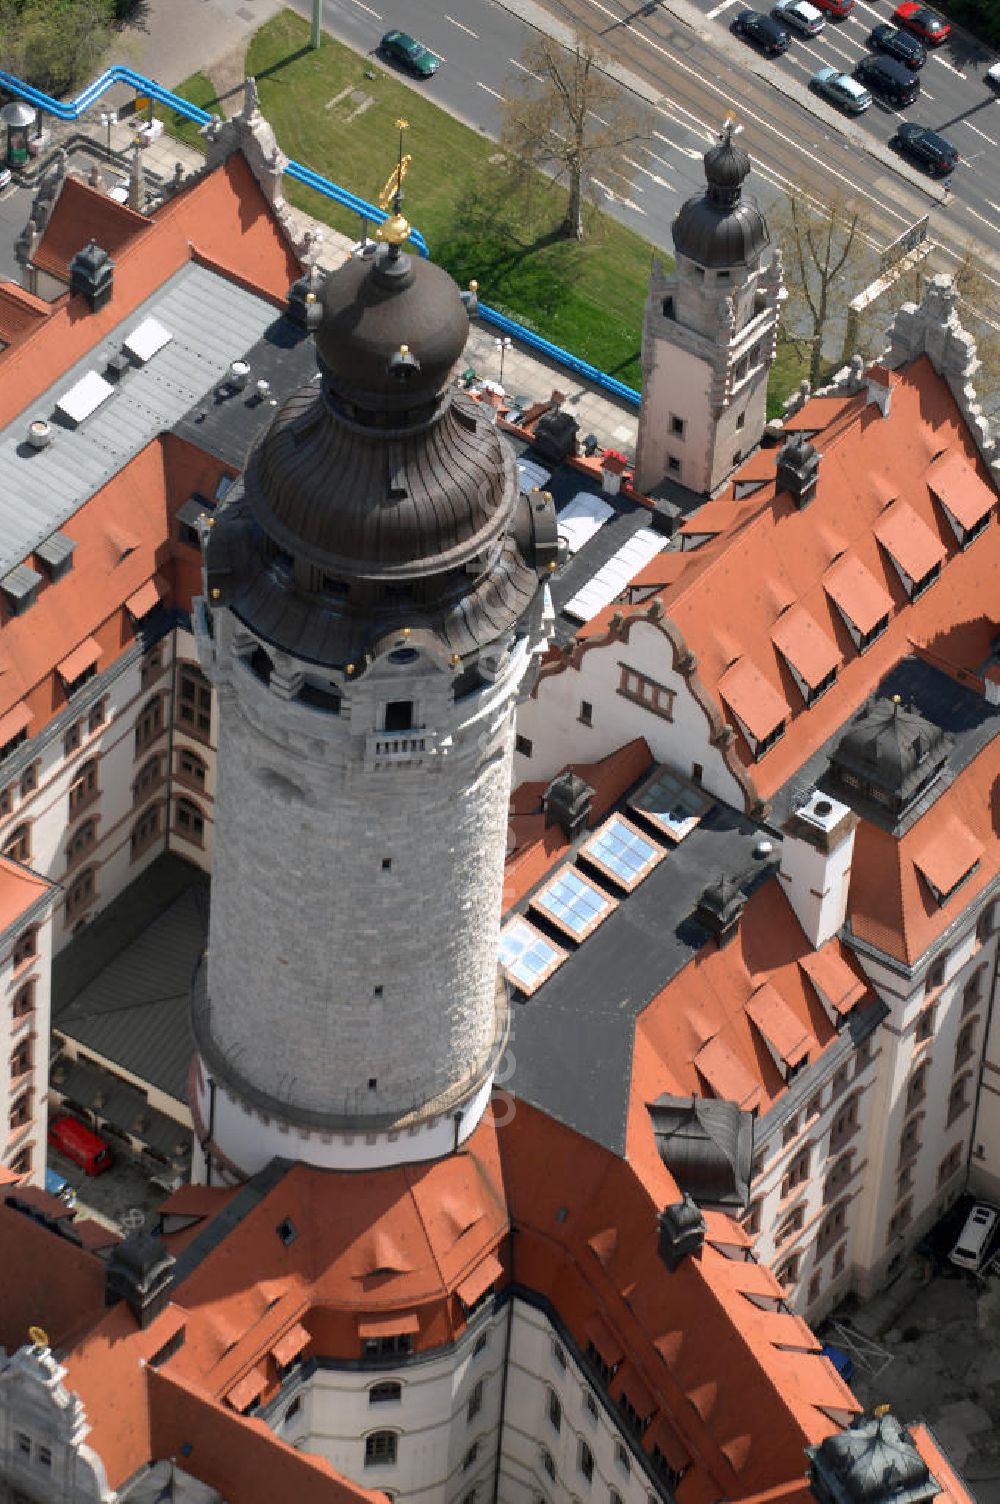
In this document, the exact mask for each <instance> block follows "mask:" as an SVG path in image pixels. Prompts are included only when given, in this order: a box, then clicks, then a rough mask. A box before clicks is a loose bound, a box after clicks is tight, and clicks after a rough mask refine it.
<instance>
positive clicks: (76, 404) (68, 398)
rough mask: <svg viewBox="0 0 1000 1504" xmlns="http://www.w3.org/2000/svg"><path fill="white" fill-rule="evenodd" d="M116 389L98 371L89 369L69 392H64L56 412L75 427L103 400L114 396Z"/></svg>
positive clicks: (95, 409)
mask: <svg viewBox="0 0 1000 1504" xmlns="http://www.w3.org/2000/svg"><path fill="white" fill-rule="evenodd" d="M114 394H115V389H114V387H113V386H112V385H111V383H110V381H105V379H104V377H103V376H101V375H99V374H98V372H97V371H88V372H87V374H86V375H85V376H81V377H80V380H79V381H78V382H77V383H76V384H75V386H71V387H70V389H69V391H68V392H64V393H63V395H62V396H61V397H60V398H59V401H58V402H57V403H56V412H58V413H61V414H62V416H63V417H64V418H65V419H66V420H67V422H68V423H69V424H70V425H71V426H72V427H73V428H75V427H76V426H77V424H79V423H82V422H83V420H84V418H89V417H90V415H91V413H93V412H96V411H97V409H98V408H99V407H100V405H101V403H102V402H107V400H108V398H109V397H113V396H114Z"/></svg>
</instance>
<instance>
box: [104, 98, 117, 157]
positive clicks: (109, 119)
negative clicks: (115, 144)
mask: <svg viewBox="0 0 1000 1504" xmlns="http://www.w3.org/2000/svg"><path fill="white" fill-rule="evenodd" d="M114 119H115V117H114V115H112V114H111V112H110V111H109V110H102V111H101V124H102V125H103V126H105V127H106V128H107V132H108V160H109V161H110V160H111V127H112V125H113V123H114Z"/></svg>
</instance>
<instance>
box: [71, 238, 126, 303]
mask: <svg viewBox="0 0 1000 1504" xmlns="http://www.w3.org/2000/svg"><path fill="white" fill-rule="evenodd" d="M114 274H115V263H114V262H113V261H112V259H111V257H110V256H109V255H108V253H107V251H103V250H102V249H101V247H100V246H99V245H98V244H97V242H96V241H95V240H92V241H91V242H90V244H89V245H88V246H87V247H86V248H85V249H84V250H82V251H77V253H76V255H75V256H74V257H73V259H72V261H71V262H70V264H69V290H70V295H71V296H75V295H76V294H77V293H79V294H80V295H81V296H82V297H84V298H86V300H87V303H88V305H89V307H90V311H91V313H100V311H101V309H102V308H104V307H106V305H107V304H108V303H110V302H111V293H112V289H113V286H114Z"/></svg>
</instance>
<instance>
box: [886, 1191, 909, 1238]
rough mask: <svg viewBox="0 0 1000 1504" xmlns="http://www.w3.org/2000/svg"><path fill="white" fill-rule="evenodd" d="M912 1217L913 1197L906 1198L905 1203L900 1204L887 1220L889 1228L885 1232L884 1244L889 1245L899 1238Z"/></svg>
mask: <svg viewBox="0 0 1000 1504" xmlns="http://www.w3.org/2000/svg"><path fill="white" fill-rule="evenodd" d="M912 1216H913V1197H912V1196H907V1198H906V1200H905V1201H902V1202H900V1204H899V1206H897V1208H896V1210H895V1211H894V1212H893V1214H892V1216H891V1217H890V1218H889V1227H888V1230H887V1232H886V1239H885V1240H886V1242H887V1243H891V1242H892V1241H893V1239H894V1238H898V1237H901V1236H902V1234H903V1231H904V1229H905V1228H906V1227H908V1226H909V1223H910V1218H911V1217H912Z"/></svg>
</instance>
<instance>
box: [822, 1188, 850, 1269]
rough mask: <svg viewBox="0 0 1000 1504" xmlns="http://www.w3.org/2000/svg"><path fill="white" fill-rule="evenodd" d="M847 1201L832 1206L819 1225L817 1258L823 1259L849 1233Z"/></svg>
mask: <svg viewBox="0 0 1000 1504" xmlns="http://www.w3.org/2000/svg"><path fill="white" fill-rule="evenodd" d="M847 1205H848V1203H847V1200H846V1199H845V1200H843V1201H838V1202H837V1205H836V1206H832V1207H831V1208H830V1210H829V1211H828V1212H827V1214H826V1216H825V1217H824V1218H823V1220H822V1222H821V1223H820V1225H819V1234H818V1236H817V1238H816V1256H817V1258H822V1257H823V1255H824V1254H825V1253H827V1252H828V1250H829V1249H831V1248H832V1247H833V1245H834V1243H836V1241H837V1239H838V1238H840V1237H843V1235H844V1233H845V1232H846V1231H847Z"/></svg>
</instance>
